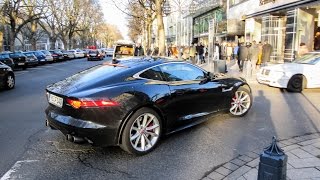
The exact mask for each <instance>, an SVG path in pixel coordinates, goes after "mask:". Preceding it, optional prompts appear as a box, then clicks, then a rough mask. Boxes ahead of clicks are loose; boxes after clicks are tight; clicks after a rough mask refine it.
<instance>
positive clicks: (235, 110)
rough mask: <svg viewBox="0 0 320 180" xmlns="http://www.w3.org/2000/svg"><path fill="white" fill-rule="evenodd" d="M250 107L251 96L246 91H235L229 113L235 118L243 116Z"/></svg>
mask: <svg viewBox="0 0 320 180" xmlns="http://www.w3.org/2000/svg"><path fill="white" fill-rule="evenodd" d="M250 105H251V96H250V94H249V93H248V92H246V91H242V90H241V91H236V93H235V95H234V97H233V98H232V101H231V108H230V113H231V114H233V115H235V116H241V115H243V114H245V113H246V112H247V111H248V110H249V108H250Z"/></svg>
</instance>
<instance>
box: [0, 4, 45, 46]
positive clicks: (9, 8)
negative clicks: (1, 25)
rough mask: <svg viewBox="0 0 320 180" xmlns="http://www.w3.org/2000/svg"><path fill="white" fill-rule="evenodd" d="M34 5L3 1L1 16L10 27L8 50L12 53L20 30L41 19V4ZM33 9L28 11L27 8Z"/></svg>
mask: <svg viewBox="0 0 320 180" xmlns="http://www.w3.org/2000/svg"><path fill="white" fill-rule="evenodd" d="M35 3H36V4H33V5H32V4H31V5H30V4H28V2H27V1H23V0H4V3H3V7H2V10H3V14H4V21H5V23H6V24H8V25H9V27H10V35H9V42H10V50H11V51H14V48H15V47H14V46H15V39H16V38H17V36H18V33H20V31H21V29H22V28H23V27H24V26H25V25H26V24H28V23H31V22H33V21H35V20H39V19H41V18H42V14H43V10H44V9H45V8H43V4H41V2H39V1H36V2H35ZM30 6H32V8H34V10H33V11H32V13H31V11H28V8H30Z"/></svg>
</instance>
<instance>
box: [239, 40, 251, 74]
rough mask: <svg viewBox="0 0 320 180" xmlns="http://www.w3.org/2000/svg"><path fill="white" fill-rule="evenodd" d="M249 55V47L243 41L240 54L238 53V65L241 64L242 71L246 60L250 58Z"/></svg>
mask: <svg viewBox="0 0 320 180" xmlns="http://www.w3.org/2000/svg"><path fill="white" fill-rule="evenodd" d="M248 56H249V49H248V47H247V46H246V45H245V44H244V43H241V44H240V47H239V54H238V66H239V71H240V72H242V71H243V65H244V62H245V61H247V60H248Z"/></svg>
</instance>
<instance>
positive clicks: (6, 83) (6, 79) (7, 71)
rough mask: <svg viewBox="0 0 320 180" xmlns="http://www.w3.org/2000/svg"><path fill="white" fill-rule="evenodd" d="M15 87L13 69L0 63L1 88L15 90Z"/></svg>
mask: <svg viewBox="0 0 320 180" xmlns="http://www.w3.org/2000/svg"><path fill="white" fill-rule="evenodd" d="M14 86H15V77H14V73H13V71H12V68H11V67H9V66H7V65H6V64H4V63H2V62H0V88H2V89H13V88H14Z"/></svg>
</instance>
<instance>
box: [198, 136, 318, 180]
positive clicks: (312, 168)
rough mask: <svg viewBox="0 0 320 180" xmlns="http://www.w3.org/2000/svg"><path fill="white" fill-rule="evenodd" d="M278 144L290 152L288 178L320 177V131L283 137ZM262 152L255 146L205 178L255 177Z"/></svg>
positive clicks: (253, 179) (307, 179)
mask: <svg viewBox="0 0 320 180" xmlns="http://www.w3.org/2000/svg"><path fill="white" fill-rule="evenodd" d="M278 145H279V146H280V147H281V148H282V150H283V151H284V152H285V154H287V155H288V162H287V179H289V180H320V133H315V134H309V135H305V136H299V137H293V138H291V139H285V140H281V141H279V142H278ZM262 151H263V149H256V150H254V151H251V152H248V153H247V154H241V155H239V156H238V157H237V158H235V159H232V160H231V161H229V162H226V163H224V164H221V165H219V166H216V167H215V168H213V169H212V171H210V172H208V173H207V174H206V175H205V176H204V177H203V178H202V180H221V179H223V180H233V179H234V180H256V179H257V177H258V166H259V162H260V158H259V155H260V154H261V152H262Z"/></svg>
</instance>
